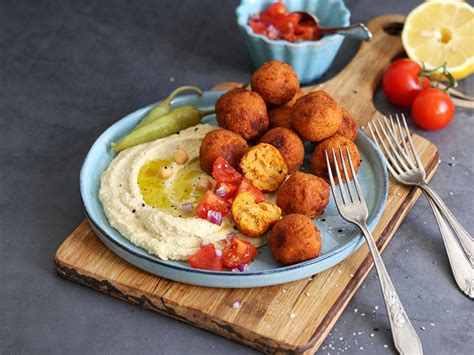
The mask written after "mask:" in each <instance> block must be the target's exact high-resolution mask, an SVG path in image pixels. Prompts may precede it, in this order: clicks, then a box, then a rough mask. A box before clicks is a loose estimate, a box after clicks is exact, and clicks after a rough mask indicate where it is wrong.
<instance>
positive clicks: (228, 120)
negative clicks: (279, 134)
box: [216, 89, 269, 141]
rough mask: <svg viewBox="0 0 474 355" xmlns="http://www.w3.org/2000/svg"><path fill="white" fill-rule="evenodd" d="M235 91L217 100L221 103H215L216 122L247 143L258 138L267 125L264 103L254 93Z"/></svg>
mask: <svg viewBox="0 0 474 355" xmlns="http://www.w3.org/2000/svg"><path fill="white" fill-rule="evenodd" d="M234 90H235V89H234ZM237 90H238V91H233V92H232V93H230V92H229V93H227V94H224V95H223V97H221V99H219V100H220V101H221V102H217V103H216V115H217V121H218V122H219V125H220V126H221V127H223V128H226V129H228V130H230V131H232V132H235V133H237V134H240V135H241V136H242V137H243V138H244V139H245V140H247V141H248V140H252V139H255V138H258V137H260V136H261V135H263V134H264V133H265V132H266V131H267V129H268V125H269V120H268V114H267V106H266V105H265V101H263V99H262V98H261V97H260V96H259V95H258V94H257V93H255V92H252V91H248V90H240V89H237ZM225 95H228V96H226V97H224V96H225Z"/></svg>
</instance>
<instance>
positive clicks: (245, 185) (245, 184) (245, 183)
mask: <svg viewBox="0 0 474 355" xmlns="http://www.w3.org/2000/svg"><path fill="white" fill-rule="evenodd" d="M247 191H248V192H251V193H253V194H254V195H255V197H256V200H255V202H257V203H260V202H263V201H265V195H264V194H263V192H262V191H260V190H259V189H258V188H256V187H255V186H254V185H253V184H252V182H250V181H249V180H247V179H246V178H243V179H242V182H241V183H240V186H239V188H238V189H237V192H236V193H235V195H234V196H237V195H238V194H240V193H241V192H247Z"/></svg>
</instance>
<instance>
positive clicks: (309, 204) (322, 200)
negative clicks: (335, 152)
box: [277, 172, 330, 218]
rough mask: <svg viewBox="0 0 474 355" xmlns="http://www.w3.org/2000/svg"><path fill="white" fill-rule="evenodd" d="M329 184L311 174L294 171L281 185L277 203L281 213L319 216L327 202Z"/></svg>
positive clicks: (311, 216) (310, 216)
mask: <svg viewBox="0 0 474 355" xmlns="http://www.w3.org/2000/svg"><path fill="white" fill-rule="evenodd" d="M329 190H330V189H329V184H328V183H327V182H326V181H325V180H323V179H322V178H320V177H318V176H315V175H313V174H306V173H303V172H296V173H294V174H293V175H291V176H290V178H289V179H288V180H286V181H285V182H284V183H283V185H281V187H280V189H279V190H278V195H277V205H278V207H280V208H281V209H282V211H283V214H284V215H286V214H292V213H300V214H304V215H305V216H308V217H309V218H314V217H316V216H320V215H321V214H322V213H323V212H324V209H325V208H326V206H327V205H328V203H329V194H330V191H329Z"/></svg>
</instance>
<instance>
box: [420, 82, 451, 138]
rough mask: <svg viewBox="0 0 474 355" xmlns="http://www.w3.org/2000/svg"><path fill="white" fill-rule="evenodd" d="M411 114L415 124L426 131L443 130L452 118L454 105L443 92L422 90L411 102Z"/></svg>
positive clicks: (434, 89) (430, 89) (432, 89)
mask: <svg viewBox="0 0 474 355" xmlns="http://www.w3.org/2000/svg"><path fill="white" fill-rule="evenodd" d="M411 114H412V116H413V120H414V121H415V123H416V124H417V125H418V126H420V127H421V128H424V129H426V130H428V131H433V130H436V129H440V128H443V127H445V126H447V125H448V124H449V122H451V119H452V118H453V116H454V103H453V100H452V99H451V98H450V97H449V95H448V94H447V93H446V92H444V91H443V90H440V89H436V88H429V89H426V90H423V91H422V92H421V93H420V94H418V96H417V97H416V98H415V101H413V105H412V108H411Z"/></svg>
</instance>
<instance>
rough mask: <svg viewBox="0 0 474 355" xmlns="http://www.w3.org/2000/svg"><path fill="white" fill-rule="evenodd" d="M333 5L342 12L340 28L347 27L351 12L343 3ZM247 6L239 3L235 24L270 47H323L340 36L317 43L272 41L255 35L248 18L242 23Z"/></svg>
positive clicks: (329, 37)
mask: <svg viewBox="0 0 474 355" xmlns="http://www.w3.org/2000/svg"><path fill="white" fill-rule="evenodd" d="M334 4H338V5H339V9H340V10H342V12H343V16H344V17H343V25H342V26H349V25H350V18H351V12H350V11H349V9H348V8H347V7H346V5H345V4H344V2H343V1H340V2H334ZM246 6H247V4H244V3H242V2H241V3H240V5H239V6H238V7H237V8H236V10H235V13H236V15H237V24H238V25H239V26H240V27H241V28H243V29H244V30H245V32H246V33H247V35H249V36H250V37H253V38H257V39H260V40H262V41H264V42H266V43H268V44H271V45H277V46H280V47H291V48H302V47H319V46H323V45H325V44H327V43H329V42H331V41H335V40H336V39H338V38H340V37H341V35H327V36H323V37H322V38H321V39H318V40H317V41H301V42H288V41H285V40H282V39H279V40H274V39H270V38H268V37H267V36H264V35H262V34H257V33H255V32H254V31H253V30H252V28H250V26H249V25H248V24H247V21H248V18H247V19H246V20H245V21H244V19H243V16H244V15H243V14H242V11H243V10H242V8H244V7H246Z"/></svg>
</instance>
